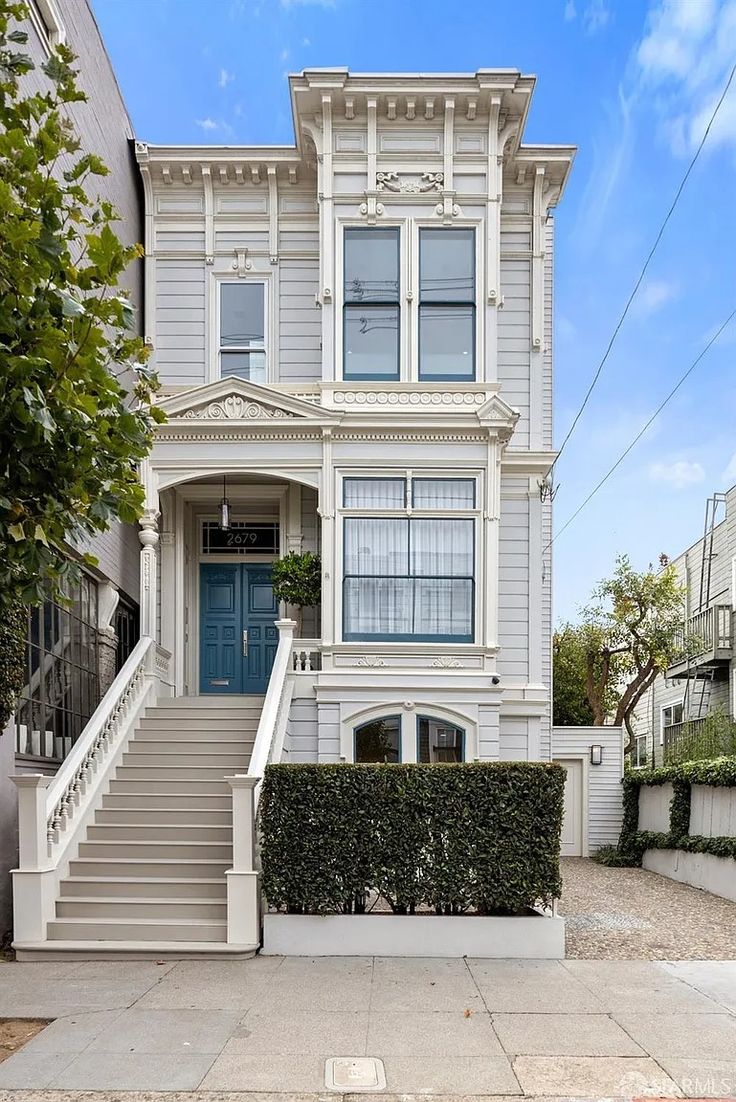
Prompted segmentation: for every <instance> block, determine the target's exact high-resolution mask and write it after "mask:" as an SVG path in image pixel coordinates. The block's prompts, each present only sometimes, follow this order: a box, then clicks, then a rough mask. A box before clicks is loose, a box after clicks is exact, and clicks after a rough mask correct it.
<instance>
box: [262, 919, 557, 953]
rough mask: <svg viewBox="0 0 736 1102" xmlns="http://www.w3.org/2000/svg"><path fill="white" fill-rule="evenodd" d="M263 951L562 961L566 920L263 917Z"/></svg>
mask: <svg viewBox="0 0 736 1102" xmlns="http://www.w3.org/2000/svg"><path fill="white" fill-rule="evenodd" d="M262 953H264V954H265V955H266V956H268V955H272V956H274V955H275V956H292V957H466V956H467V957H486V958H490V959H498V958H512V957H514V958H525V959H530V960H532V959H536V960H561V959H562V958H563V957H564V956H565V920H564V919H563V918H561V917H559V916H554V917H553V916H551V915H549V916H548V915H541V914H539V915H529V916H526V915H520V916H518V917H514V918H495V917H485V916H483V915H453V916H444V915H431V914H423V915H393V914H372V915H288V914H266V915H264V916H263V949H262Z"/></svg>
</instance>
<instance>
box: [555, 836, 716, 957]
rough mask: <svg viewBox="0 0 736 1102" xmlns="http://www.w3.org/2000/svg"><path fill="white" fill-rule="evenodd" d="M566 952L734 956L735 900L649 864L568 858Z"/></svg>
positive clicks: (565, 866) (583, 954) (564, 873)
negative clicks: (611, 865)
mask: <svg viewBox="0 0 736 1102" xmlns="http://www.w3.org/2000/svg"><path fill="white" fill-rule="evenodd" d="M562 880H563V889H562V899H561V900H560V912H561V913H562V914H564V916H565V918H566V920H567V923H566V925H567V956H568V958H570V957H572V958H575V957H577V958H579V959H584V958H587V959H591V960H634V959H639V960H736V903H730V902H729V901H728V900H727V899H721V898H720V897H719V896H717V895H710V893H709V892H703V891H699V890H698V889H697V888H691V887H689V886H688V885H686V884H678V883H677V882H676V881H674V880H668V879H667V878H666V877H664V876H658V875H657V874H656V873H654V872H647V871H646V870H645V869H608V868H605V867H604V866H603V865H597V864H596V863H595V861H591V860H588V859H587V858H584V857H567V858H564V859H563V861H562Z"/></svg>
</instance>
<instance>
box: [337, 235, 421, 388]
mask: <svg viewBox="0 0 736 1102" xmlns="http://www.w3.org/2000/svg"><path fill="white" fill-rule="evenodd" d="M374 230H384V231H385V230H391V231H392V232H393V233H394V234H395V235H396V273H397V277H398V279H397V283H398V286H397V290H396V301H395V302H389V301H388V299H387V300H386V301H385V302H384V301H372V302H369V303H365V305H367V306H369V307H372V306H379V307H380V306H385V307H389V306H390V307H391V308H392V309H393V308H395V309H396V311H397V316H398V332H397V334H396V356H397V360H396V373H395V375H393V376H388V375H381V374H376V373H372V374H357V375H348V374H347V373H346V367H347V348H346V341H347V327H346V325H345V317H346V314H347V311H348V309H349V308H350V307H353V306H358V305H361V304H360V303H357V302H352V301H350V300H349V299H348V298H346V295H345V272H346V268H347V264H346V256H347V242H348V235H349V234H350V233H355V232H356V231H358V232H359V233H363V234H365V235H366V236H368V234H370V233H371V231H374ZM404 233H405V228H404V227H402V225H401V223H399V222H388V223H386V224H381V225H380V226H366V225H365V223H363V222H345V223H343V225H342V232H341V234H340V251H339V255H340V265H339V272H338V279H339V284H338V285H339V288H340V309H339V311H337V315H338V316H339V319H340V320H339V324H340V333H339V335H338V336H339V339H338V343H337V347H338V348H339V349H340V367H341V370H340V377H341V379H342V380H343V381H344V382H346V383H398V382H401V365H402V363H403V362H404V357H405V350H404V319H403V318H402V313H403V298H404V294H403V292H404V276H403V264H402V258H403V255H404V254H403V238H404Z"/></svg>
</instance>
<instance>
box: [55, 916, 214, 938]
mask: <svg viewBox="0 0 736 1102" xmlns="http://www.w3.org/2000/svg"><path fill="white" fill-rule="evenodd" d="M47 938H48V940H49V941H59V940H62V941H138V942H144V941H154V940H157V941H158V940H160V941H219V942H223V941H226V940H227V924H226V923H225V922H218V921H217V920H216V919H202V918H199V919H198V918H189V919H187V920H186V921H185V922H172V921H171V920H170V919H166V918H159V919H156V918H148V919H141V920H140V921H139V922H136V921H135V920H130V919H127V920H121V919H118V918H95V919H86V918H63V919H52V921H51V922H49V923H48V930H47Z"/></svg>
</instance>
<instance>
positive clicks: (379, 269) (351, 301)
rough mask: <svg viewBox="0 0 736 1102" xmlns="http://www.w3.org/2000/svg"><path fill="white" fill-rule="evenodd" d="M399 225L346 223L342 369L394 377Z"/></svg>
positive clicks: (356, 375) (353, 374)
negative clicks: (376, 226) (353, 225)
mask: <svg viewBox="0 0 736 1102" xmlns="http://www.w3.org/2000/svg"><path fill="white" fill-rule="evenodd" d="M399 314H400V305H399V231H398V229H384V228H381V229H372V228H363V227H361V228H359V229H346V230H345V253H344V292H343V365H344V366H343V375H344V377H345V378H346V379H376V380H389V381H390V380H396V379H398V378H399Z"/></svg>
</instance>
